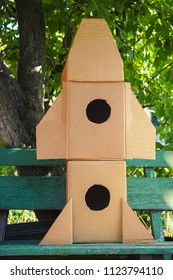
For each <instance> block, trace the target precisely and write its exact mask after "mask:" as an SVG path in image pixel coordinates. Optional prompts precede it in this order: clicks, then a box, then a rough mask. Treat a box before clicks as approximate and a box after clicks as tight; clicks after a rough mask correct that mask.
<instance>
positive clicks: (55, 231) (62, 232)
mask: <svg viewBox="0 0 173 280" xmlns="http://www.w3.org/2000/svg"><path fill="white" fill-rule="evenodd" d="M72 228H73V224H72V199H70V200H69V201H68V202H67V204H66V206H65V208H64V209H63V211H62V212H61V213H60V215H59V216H58V218H57V219H56V220H55V222H54V223H53V225H52V226H51V228H50V229H49V230H48V232H47V234H46V235H45V237H44V238H43V239H42V241H41V242H40V244H39V245H59V244H72V243H73V230H72Z"/></svg>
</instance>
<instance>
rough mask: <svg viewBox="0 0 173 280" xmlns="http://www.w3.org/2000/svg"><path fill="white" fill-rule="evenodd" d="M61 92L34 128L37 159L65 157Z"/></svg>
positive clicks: (64, 129)
mask: <svg viewBox="0 0 173 280" xmlns="http://www.w3.org/2000/svg"><path fill="white" fill-rule="evenodd" d="M65 99H66V98H65V93H63V92H62V93H61V94H60V95H59V96H58V97H57V99H56V101H55V102H54V103H53V105H52V106H51V108H50V109H49V110H48V112H47V113H46V115H45V116H44V117H43V119H42V120H41V122H40V123H39V124H38V125H37V128H36V140H37V141H36V148H37V159H57V158H66V157H67V110H66V100H65Z"/></svg>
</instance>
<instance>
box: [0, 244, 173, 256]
mask: <svg viewBox="0 0 173 280" xmlns="http://www.w3.org/2000/svg"><path fill="white" fill-rule="evenodd" d="M38 243H39V241H25V242H15V241H10V242H9V241H6V242H4V243H2V244H1V243H0V256H13V255H15V256H36V255H39V256H46V255H49V256H57V255H58V256H66V255H114V254H118V255H119V254H123V255H129V254H140V255H144V254H157V255H159V254H173V242H163V243H161V242H159V243H156V244H123V245H122V244H121V243H102V244H100V243H99V244H82V245H81V244H72V245H59V246H38Z"/></svg>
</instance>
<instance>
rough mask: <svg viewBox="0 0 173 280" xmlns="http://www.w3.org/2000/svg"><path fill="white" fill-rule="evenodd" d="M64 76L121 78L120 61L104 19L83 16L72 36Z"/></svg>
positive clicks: (78, 78) (68, 77)
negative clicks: (84, 17)
mask: <svg viewBox="0 0 173 280" xmlns="http://www.w3.org/2000/svg"><path fill="white" fill-rule="evenodd" d="M65 70H66V71H65V76H66V77H65V78H64V80H68V81H84V82H85V81H88V82H92V81H93V82H99V81H108V82H109V81H110V82H117V81H123V80H124V73H123V62H122V59H121V56H120V54H119V51H118V48H117V46H116V43H115V41H114V38H113V36H112V34H111V31H110V29H109V27H108V24H107V22H106V21H105V20H104V19H83V20H82V22H81V24H80V26H79V28H78V30H77V33H76V36H75V38H74V40H73V43H72V46H71V49H70V52H69V55H68V59H67V64H66V69H65Z"/></svg>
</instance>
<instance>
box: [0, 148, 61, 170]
mask: <svg viewBox="0 0 173 280" xmlns="http://www.w3.org/2000/svg"><path fill="white" fill-rule="evenodd" d="M64 164H65V160H64V159H57V160H37V159H36V150H35V149H8V148H1V149H0V165H3V166H13V165H14V166H55V165H64Z"/></svg>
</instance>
